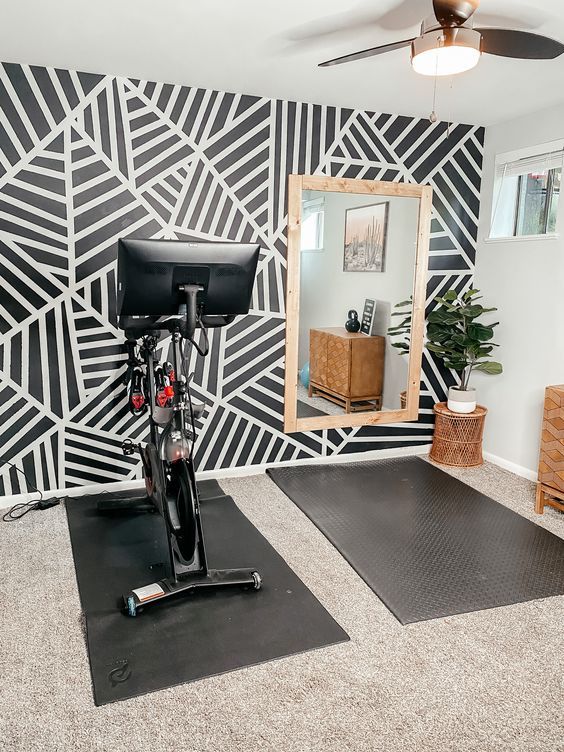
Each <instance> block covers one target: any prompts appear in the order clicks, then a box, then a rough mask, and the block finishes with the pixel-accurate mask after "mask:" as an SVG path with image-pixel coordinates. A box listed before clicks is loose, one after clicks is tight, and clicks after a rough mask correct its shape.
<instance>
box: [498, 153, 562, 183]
mask: <svg viewBox="0 0 564 752" xmlns="http://www.w3.org/2000/svg"><path fill="white" fill-rule="evenodd" d="M563 160H564V150H563V149H558V150H557V151H550V152H546V153H545V154H535V155H533V156H530V157H524V158H523V159H516V160H515V161H513V162H501V163H499V164H498V165H497V167H496V177H498V178H504V177H507V178H510V177H517V176H518V175H529V174H530V173H537V172H546V171H547V170H555V169H558V168H559V167H562V162H563Z"/></svg>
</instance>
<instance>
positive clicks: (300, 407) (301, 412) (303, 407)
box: [296, 400, 327, 418]
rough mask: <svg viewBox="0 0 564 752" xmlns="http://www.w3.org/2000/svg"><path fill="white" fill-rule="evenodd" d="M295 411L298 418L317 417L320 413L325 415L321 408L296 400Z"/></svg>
mask: <svg viewBox="0 0 564 752" xmlns="http://www.w3.org/2000/svg"><path fill="white" fill-rule="evenodd" d="M296 413H297V416H298V418H319V416H320V415H327V413H324V412H323V410H318V409H317V407H313V405H310V404H309V403H307V402H302V400H297V405H296Z"/></svg>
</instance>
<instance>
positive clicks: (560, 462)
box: [535, 384, 564, 514]
mask: <svg viewBox="0 0 564 752" xmlns="http://www.w3.org/2000/svg"><path fill="white" fill-rule="evenodd" d="M545 505H548V506H550V507H554V509H558V510H559V511H560V512H564V384H558V385H556V386H547V387H546V390H545V395H544V414H543V422H542V435H541V447H540V458H539V481H538V483H537V498H536V502H535V512H537V513H538V514H542V513H543V512H544V507H545Z"/></svg>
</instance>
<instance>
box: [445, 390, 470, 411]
mask: <svg viewBox="0 0 564 752" xmlns="http://www.w3.org/2000/svg"><path fill="white" fill-rule="evenodd" d="M447 407H448V409H449V410H452V412H453V413H473V412H474V410H475V409H476V390H475V389H458V388H457V387H455V386H451V387H450V389H449V390H448V402H447Z"/></svg>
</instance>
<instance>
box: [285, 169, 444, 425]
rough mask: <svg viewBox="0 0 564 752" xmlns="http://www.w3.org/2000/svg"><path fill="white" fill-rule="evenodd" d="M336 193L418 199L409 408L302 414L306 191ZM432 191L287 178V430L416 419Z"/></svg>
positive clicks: (388, 184) (361, 182) (401, 185)
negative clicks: (301, 322)
mask: <svg viewBox="0 0 564 752" xmlns="http://www.w3.org/2000/svg"><path fill="white" fill-rule="evenodd" d="M308 190H309V191H333V192H336V193H366V194H373V195H375V196H406V197H408V198H417V199H419V219H418V226H417V241H416V249H415V273H414V278H413V309H412V319H411V347H410V351H409V368H408V384H407V400H406V407H405V409H403V410H401V409H400V410H386V411H385V412H366V413H354V414H349V415H347V414H344V415H324V416H323V417H321V416H319V417H315V418H298V416H297V397H298V394H297V391H298V337H299V314H300V261H301V256H300V253H301V250H300V247H301V225H302V191H308ZM432 200H433V189H432V188H431V187H430V186H426V185H415V184H413V183H391V182H384V181H378V180H355V179H350V178H331V177H326V176H324V175H289V176H288V258H287V283H286V284H287V289H286V368H285V377H284V431H285V432H286V433H296V432H298V431H321V430H323V429H328V428H350V427H354V426H373V425H377V424H379V423H401V422H405V421H410V420H417V418H418V416H419V391H420V380H421V376H420V374H421V361H422V357H423V336H424V330H425V300H426V286H427V263H428V258H429V234H430V225H431V208H432Z"/></svg>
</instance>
